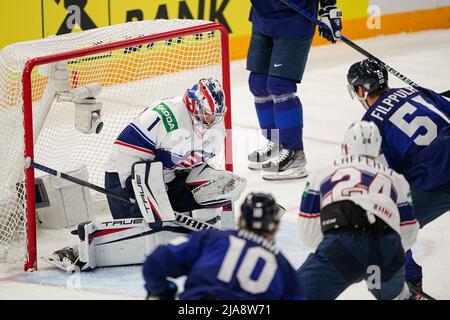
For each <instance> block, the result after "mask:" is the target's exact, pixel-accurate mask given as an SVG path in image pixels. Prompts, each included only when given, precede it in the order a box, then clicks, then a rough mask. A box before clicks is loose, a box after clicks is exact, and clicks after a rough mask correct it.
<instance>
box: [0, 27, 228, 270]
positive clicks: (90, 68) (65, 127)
mask: <svg viewBox="0 0 450 320" xmlns="http://www.w3.org/2000/svg"><path fill="white" fill-rule="evenodd" d="M61 61H64V62H65V63H66V67H67V69H68V71H69V72H70V79H69V86H70V89H74V88H77V87H83V86H86V85H90V84H97V85H100V86H101V93H100V95H99V96H98V99H99V100H101V101H102V103H103V107H102V110H101V117H102V120H103V122H104V126H103V129H102V130H101V132H100V133H99V134H95V133H93V134H85V133H82V132H80V131H79V130H77V129H76V128H75V126H74V114H75V111H74V104H73V103H69V102H64V101H60V100H59V99H57V98H56V99H55V92H54V91H55V89H54V88H50V83H51V81H50V80H49V76H48V75H49V73H48V69H49V67H50V66H52V65H54V64H55V63H59V62H61ZM205 77H215V78H217V79H219V80H221V81H222V83H223V87H224V90H225V94H226V98H227V105H228V110H230V107H231V106H230V99H229V98H230V92H229V90H230V84H229V61H228V35H227V32H226V29H225V28H224V27H223V26H222V25H220V24H218V23H212V22H209V21H202V20H154V21H140V22H130V23H125V24H121V25H116V26H110V27H105V28H99V29H94V30H89V31H84V32H79V33H72V34H67V35H62V36H55V37H49V38H46V39H41V40H35V41H29V42H22V43H17V44H13V45H10V46H7V47H5V48H4V49H3V50H2V51H1V52H0V128H1V130H2V133H1V134H0V261H8V262H20V261H24V262H25V269H26V270H27V269H34V268H36V250H37V249H36V218H35V199H34V197H35V190H34V188H35V186H34V182H35V177H36V176H37V175H39V174H40V173H39V172H38V171H37V170H34V169H32V168H27V169H25V167H26V161H25V159H33V160H34V161H36V162H38V163H42V164H44V165H46V166H48V167H50V168H54V169H56V170H58V171H61V172H68V171H70V170H73V169H76V168H78V167H80V166H85V167H87V169H88V172H89V182H91V183H93V184H96V185H99V186H103V185H104V171H105V164H106V162H107V157H108V155H109V152H110V149H111V147H112V145H113V141H114V140H115V138H116V137H117V135H118V134H119V132H120V131H121V130H122V129H123V128H124V127H125V126H126V124H127V123H128V122H130V121H131V120H132V119H133V118H135V117H136V116H137V115H138V114H139V113H141V112H142V111H143V110H144V108H146V107H147V106H148V105H149V104H151V103H152V102H154V101H156V100H158V99H162V98H167V97H172V96H181V95H182V94H183V93H184V92H185V90H186V89H187V88H189V87H191V86H192V85H193V84H194V83H195V82H197V81H198V80H199V79H201V78H205ZM225 123H226V128H227V129H230V127H231V114H230V112H228V113H227V115H226V118H225ZM227 131H228V132H230V130H227ZM227 140H228V139H227ZM230 147H231V145H230V146H228V145H227V147H226V148H225V149H227V155H226V157H227V163H228V168H229V169H230V168H231V160H229V159H231V152H228V151H231V149H230ZM222 159H223V161H224V162H225V156H222Z"/></svg>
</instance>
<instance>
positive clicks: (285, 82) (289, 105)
mask: <svg viewBox="0 0 450 320" xmlns="http://www.w3.org/2000/svg"><path fill="white" fill-rule="evenodd" d="M267 89H268V91H269V92H270V94H271V95H272V96H273V100H274V118H275V125H276V128H277V129H278V131H279V140H280V143H281V144H282V146H283V148H286V149H293V150H303V110H302V104H301V102H300V99H299V98H298V97H297V96H296V94H295V93H296V92H297V83H296V82H295V80H291V79H286V78H281V77H276V76H269V78H268V79H267Z"/></svg>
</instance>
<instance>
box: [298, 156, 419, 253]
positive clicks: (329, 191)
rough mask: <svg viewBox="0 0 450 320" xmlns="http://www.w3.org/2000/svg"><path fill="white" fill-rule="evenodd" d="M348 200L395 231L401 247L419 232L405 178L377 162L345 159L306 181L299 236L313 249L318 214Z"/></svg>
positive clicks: (318, 230)
mask: <svg viewBox="0 0 450 320" xmlns="http://www.w3.org/2000/svg"><path fill="white" fill-rule="evenodd" d="M342 200H350V201H352V202H354V203H356V204H357V205H359V206H361V207H362V208H363V209H365V210H366V212H367V213H368V216H370V215H373V216H376V217H378V218H380V219H381V220H383V221H384V222H385V223H387V224H388V225H389V226H390V227H391V228H392V229H393V230H395V231H396V232H397V233H398V234H399V235H400V236H401V239H402V244H403V248H404V249H405V250H408V249H409V248H411V246H412V245H413V244H414V242H415V240H416V237H417V232H418V229H419V225H418V222H417V220H416V218H415V215H414V211H413V208H412V205H411V202H412V201H411V199H410V193H409V184H408V182H407V181H406V180H405V178H404V177H403V176H401V175H399V174H398V173H396V172H395V171H393V170H391V169H389V168H388V167H386V166H384V165H383V164H381V163H380V162H379V161H377V160H371V159H369V158H367V157H365V156H347V157H343V158H341V159H338V160H335V161H334V163H333V166H331V167H329V168H325V169H323V170H320V171H319V174H318V175H317V176H316V177H315V178H314V179H312V180H311V181H309V182H307V184H306V188H305V192H304V193H303V197H302V201H301V205H300V212H299V217H298V232H299V237H300V239H301V240H303V242H304V243H305V244H306V245H307V246H308V247H310V248H312V249H316V248H317V246H318V245H319V244H320V242H321V241H322V239H323V233H322V229H321V224H320V212H321V210H322V208H324V207H325V206H327V205H329V204H330V203H333V202H337V201H342Z"/></svg>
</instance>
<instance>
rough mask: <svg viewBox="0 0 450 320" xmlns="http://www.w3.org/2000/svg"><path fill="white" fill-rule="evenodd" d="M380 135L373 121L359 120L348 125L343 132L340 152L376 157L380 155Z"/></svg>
mask: <svg viewBox="0 0 450 320" xmlns="http://www.w3.org/2000/svg"><path fill="white" fill-rule="evenodd" d="M380 148H381V135H380V131H379V130H378V127H377V126H376V125H375V123H373V122H368V121H360V122H355V123H352V124H351V125H350V127H349V128H348V130H347V132H346V133H345V138H344V143H343V145H342V153H343V154H344V155H348V156H369V157H373V158H376V157H378V156H379V155H380Z"/></svg>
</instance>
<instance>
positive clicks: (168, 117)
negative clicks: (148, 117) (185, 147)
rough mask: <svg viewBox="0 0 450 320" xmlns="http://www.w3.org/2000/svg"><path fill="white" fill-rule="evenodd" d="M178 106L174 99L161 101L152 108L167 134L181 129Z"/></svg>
mask: <svg viewBox="0 0 450 320" xmlns="http://www.w3.org/2000/svg"><path fill="white" fill-rule="evenodd" d="M177 107H178V106H177V104H176V102H175V101H174V100H172V99H166V100H161V101H159V103H157V104H156V105H154V106H152V107H150V109H151V111H153V112H155V113H156V114H157V115H158V117H159V118H160V119H161V121H162V123H163V125H164V128H165V129H166V131H167V132H172V131H174V130H177V129H178V128H179V123H178V119H177V112H176V110H177Z"/></svg>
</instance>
